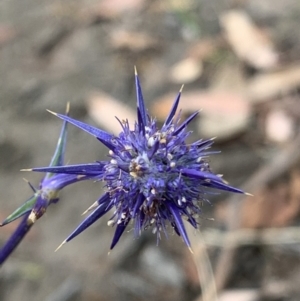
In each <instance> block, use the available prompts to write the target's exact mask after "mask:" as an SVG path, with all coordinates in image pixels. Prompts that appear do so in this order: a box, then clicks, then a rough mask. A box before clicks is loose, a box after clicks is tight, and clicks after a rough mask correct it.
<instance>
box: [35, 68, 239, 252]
mask: <svg viewBox="0 0 300 301" xmlns="http://www.w3.org/2000/svg"><path fill="white" fill-rule="evenodd" d="M135 85H136V94H137V122H135V123H134V125H133V127H132V128H131V127H130V124H129V122H128V120H119V119H118V118H117V120H118V122H119V123H120V126H121V129H122V131H121V132H120V134H119V135H118V136H114V135H111V134H109V133H107V132H105V131H103V130H100V129H98V128H95V127H92V126H90V125H87V124H85V123H83V122H80V121H77V120H74V119H72V118H70V117H69V116H65V115H61V114H56V113H54V114H55V115H56V116H58V117H59V118H61V119H63V120H64V121H65V122H69V123H72V124H73V125H75V126H77V127H79V128H80V129H82V130H84V131H86V132H88V133H89V134H91V135H93V136H95V137H96V138H97V139H98V140H99V141H100V142H101V143H103V144H104V145H105V146H106V147H107V148H108V150H109V151H108V157H109V159H108V160H107V161H98V162H95V163H89V164H80V165H71V166H59V167H51V168H35V169H33V170H34V171H42V172H54V173H63V174H71V175H74V174H75V175H88V176H90V175H94V176H95V177H97V179H99V180H101V181H103V182H104V183H105V193H104V194H103V195H102V196H101V197H100V198H99V199H98V200H97V201H96V202H95V203H94V204H93V205H92V206H91V207H90V208H89V209H88V210H87V211H92V212H91V213H90V214H89V215H88V216H87V217H86V218H85V219H84V220H83V221H82V223H81V224H80V225H79V226H78V227H77V228H76V229H75V230H74V232H73V233H71V234H70V235H69V236H68V237H67V239H66V240H65V241H64V242H63V243H62V244H64V243H66V242H68V241H70V240H71V239H73V238H74V237H75V236H77V235H78V234H80V233H81V232H82V231H84V230H85V229H86V228H88V227H89V226H90V225H91V224H93V223H94V222H95V221H96V220H98V219H99V218H100V217H102V216H103V215H104V214H106V213H107V212H108V211H110V210H111V209H113V213H112V216H111V218H110V220H109V222H108V224H109V225H111V226H115V228H116V229H115V233H114V237H113V239H112V243H111V246H110V248H111V249H113V248H114V246H115V245H116V244H117V242H118V241H119V239H120V237H121V235H122V234H123V232H124V230H125V229H126V227H127V226H128V225H132V226H130V227H133V229H134V234H135V236H136V237H138V236H139V235H140V234H141V232H142V231H143V230H145V229H148V228H152V231H153V232H154V233H157V237H158V239H160V237H161V233H164V234H166V235H167V232H168V227H169V225H171V227H172V228H173V229H174V230H175V232H176V233H177V234H178V235H179V236H181V237H182V238H183V240H184V242H185V244H186V245H187V246H188V247H189V248H191V246H190V241H189V238H188V236H187V233H186V229H185V226H184V224H183V219H186V220H187V221H188V222H189V223H190V224H191V225H192V226H193V227H194V228H197V227H198V223H197V216H198V214H199V213H201V204H202V202H203V200H206V194H207V192H208V191H209V188H213V189H219V190H226V191H231V192H236V193H243V191H241V190H239V189H237V188H234V187H232V186H229V185H228V184H227V183H226V182H225V181H224V180H223V179H222V178H221V176H219V175H216V174H214V173H213V172H212V171H211V169H210V167H209V164H208V161H207V156H208V155H210V154H212V152H211V151H209V150H208V149H209V148H210V147H211V145H212V143H213V139H209V140H198V141H196V142H194V143H191V144H187V142H186V140H187V137H188V136H189V135H190V132H189V131H188V130H187V126H188V124H189V123H190V122H191V121H192V120H193V119H194V118H195V117H196V116H197V114H198V112H196V113H194V114H192V115H191V116H190V117H189V118H188V119H187V120H185V121H184V122H182V123H180V122H179V118H178V117H176V116H175V114H176V111H177V107H178V104H179V99H180V96H181V90H180V92H179V94H178V95H177V97H176V99H175V102H174V104H173V106H172V108H171V110H170V113H169V115H168V117H167V118H166V120H165V122H164V124H163V125H162V127H159V126H158V124H157V122H156V120H155V119H153V118H151V117H150V116H149V115H148V113H147V110H146V108H145V103H144V100H143V95H142V90H141V86H140V82H139V78H138V75H137V73H136V72H135Z"/></svg>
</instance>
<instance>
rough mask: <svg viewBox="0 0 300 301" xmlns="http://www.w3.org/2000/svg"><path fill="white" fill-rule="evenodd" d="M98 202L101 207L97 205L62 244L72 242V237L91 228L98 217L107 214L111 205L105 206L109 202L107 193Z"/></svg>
mask: <svg viewBox="0 0 300 301" xmlns="http://www.w3.org/2000/svg"><path fill="white" fill-rule="evenodd" d="M100 202H101V205H99V207H98V208H97V209H95V210H94V211H93V212H92V213H91V214H90V215H89V216H88V217H87V218H85V219H84V220H83V221H82V222H81V223H80V225H79V226H78V227H77V228H76V229H75V230H74V231H73V232H72V233H71V234H70V235H69V236H68V237H67V238H66V239H65V241H64V242H68V241H70V240H72V239H73V238H74V237H76V236H77V235H79V234H80V233H81V232H83V231H84V230H85V229H87V228H88V227H89V226H91V225H92V224H93V223H94V222H96V221H97V220H98V219H99V218H100V217H102V216H103V215H104V214H105V213H107V212H108V211H109V210H110V209H111V207H112V205H110V206H107V204H108V202H109V194H108V193H106V194H104V195H103V196H102V198H101V199H100V200H99V203H100Z"/></svg>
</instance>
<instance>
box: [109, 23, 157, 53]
mask: <svg viewBox="0 0 300 301" xmlns="http://www.w3.org/2000/svg"><path fill="white" fill-rule="evenodd" d="M110 43H111V46H112V47H113V48H114V49H115V50H130V51H133V52H142V51H145V50H150V49H157V48H158V47H159V43H158V40H156V39H155V38H152V37H151V36H149V35H148V34H147V33H141V32H134V31H127V30H123V29H120V30H116V31H114V32H112V34H111V37H110Z"/></svg>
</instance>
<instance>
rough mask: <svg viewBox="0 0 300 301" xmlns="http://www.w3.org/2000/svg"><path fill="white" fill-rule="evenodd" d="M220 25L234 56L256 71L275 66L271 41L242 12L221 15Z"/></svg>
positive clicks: (275, 58) (234, 11) (276, 60)
mask: <svg viewBox="0 0 300 301" xmlns="http://www.w3.org/2000/svg"><path fill="white" fill-rule="evenodd" d="M220 23H221V25H222V27H223V29H224V31H225V34H226V37H227V40H228V42H229V44H230V45H231V47H232V48H233V50H234V52H235V53H236V55H237V56H238V57H239V58H240V59H242V60H244V61H245V62H247V63H248V64H250V65H251V66H253V67H255V68H258V69H269V68H273V67H275V66H276V65H277V62H278V54H277V53H276V52H275V50H274V46H273V44H272V42H271V40H270V39H269V38H268V37H267V36H266V35H264V34H263V32H262V31H261V30H260V29H259V28H257V27H256V26H255V24H254V23H253V22H252V20H251V19H250V17H249V16H248V15H247V14H246V13H245V12H242V11H238V10H231V11H229V12H226V13H224V14H222V15H221V17H220Z"/></svg>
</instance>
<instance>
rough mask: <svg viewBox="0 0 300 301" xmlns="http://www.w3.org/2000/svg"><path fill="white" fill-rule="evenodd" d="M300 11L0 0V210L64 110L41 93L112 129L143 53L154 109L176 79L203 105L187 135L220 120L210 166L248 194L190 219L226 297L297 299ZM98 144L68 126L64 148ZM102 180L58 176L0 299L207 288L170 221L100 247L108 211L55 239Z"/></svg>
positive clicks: (292, 0)
mask: <svg viewBox="0 0 300 301" xmlns="http://www.w3.org/2000/svg"><path fill="white" fill-rule="evenodd" d="M299 19H300V3H299V1H298V0H286V1H280V0H231V1H230V0H228V1H220V0H218V1H217V0H212V1H208V0H189V1H187V0H166V1H150V0H148V1H147V0H123V1H120V0H119V1H117V0H110V1H109V0H103V1H100V0H89V1H87V0H84V1H75V0H73V1H55V0H53V1H50V2H49V1H34V0H23V1H22V2H20V1H16V0H11V1H1V2H0V91H1V92H0V95H1V100H0V191H1V194H0V218H1V219H4V218H5V217H6V216H7V215H8V214H9V213H11V212H12V211H13V210H14V209H15V208H16V207H17V206H19V205H20V204H21V203H22V202H23V201H24V200H25V199H26V198H28V197H29V196H30V193H31V192H30V190H29V189H28V187H26V186H27V185H26V183H25V182H24V181H23V180H22V178H23V177H26V178H27V179H28V180H30V181H31V182H32V183H35V184H37V183H38V180H39V178H40V175H36V174H33V173H21V172H20V171H19V170H20V169H21V168H29V167H35V166H45V165H47V164H48V162H49V160H50V158H51V155H52V153H53V150H54V147H55V144H56V139H57V137H58V134H59V130H60V126H61V122H60V121H59V120H58V119H57V118H55V117H54V116H52V115H50V114H49V113H47V112H46V109H50V110H52V111H55V112H63V111H64V108H65V105H66V103H67V102H68V101H70V102H71V115H72V116H73V117H75V118H78V119H80V120H82V121H85V122H89V123H92V124H97V125H99V126H101V127H103V128H105V129H107V130H110V131H117V129H116V128H115V125H117V122H115V123H114V122H113V123H112V122H111V120H113V116H114V115H117V116H121V117H128V116H126V115H127V114H131V111H130V110H132V109H133V108H134V106H135V91H134V81H133V79H134V77H133V75H134V73H133V66H134V65H136V66H137V68H138V71H139V75H140V77H141V81H142V86H143V91H144V95H145V99H146V102H147V105H148V107H149V111H150V112H151V114H152V115H154V116H156V117H157V119H158V120H163V118H164V116H165V115H166V112H167V110H168V108H169V107H170V104H171V103H172V101H173V98H174V96H175V94H176V92H177V91H178V90H179V89H180V86H181V84H185V87H184V93H183V97H182V102H181V108H182V111H183V114H184V115H186V114H189V113H191V112H193V111H195V110H198V109H202V112H201V114H200V118H199V119H198V120H197V121H196V122H195V123H194V124H193V126H192V127H193V128H192V129H193V134H192V138H193V139H199V137H214V136H217V139H216V144H215V146H214V148H215V149H220V150H222V153H221V154H218V155H216V156H214V157H213V158H211V165H212V167H213V169H214V170H215V171H216V172H218V173H222V174H224V175H225V178H226V179H228V180H229V181H230V183H232V184H233V185H237V186H239V187H244V188H245V189H246V190H247V191H248V192H250V193H252V194H254V197H251V198H250V197H242V198H238V199H237V198H235V197H234V198H232V197H231V196H230V195H226V194H222V195H220V196H218V197H216V198H215V200H213V201H212V203H213V206H209V205H206V206H204V209H203V210H204V215H203V217H204V218H203V219H201V220H200V222H201V224H202V227H201V232H202V236H200V235H199V233H196V234H195V233H192V234H191V235H192V237H193V241H194V244H195V247H194V248H195V258H194V259H195V261H196V262H197V263H198V271H199V269H200V270H201V269H202V268H203V267H202V264H203V262H204V261H205V260H206V261H205V262H206V263H207V262H208V259H209V260H210V262H211V265H212V267H213V269H214V272H215V277H214V279H215V283H216V287H217V290H218V294H219V300H221V301H224V300H230V301H247V300H248V301H255V300H268V301H269V300H270V301H281V300H299V297H300V289H299V288H300V286H299V283H298V282H299V280H298V279H299V275H300V252H299V251H300V228H299V221H300V219H299V212H300V168H299V167H300V166H299V157H300V152H299V149H300V136H299V121H300V98H299V97H300V94H299V91H300V90H299V88H300V33H299ZM120 102H122V104H121V105H120ZM125 105H126V107H125ZM125 108H126V110H128V113H126V115H125V116H123V115H122V114H125V113H124V110H125ZM105 154H106V150H105V148H103V147H102V146H101V145H100V144H99V143H97V141H95V140H94V139H93V138H92V137H90V136H89V135H87V134H85V133H83V132H81V131H79V130H77V129H75V128H74V127H71V126H70V127H69V139H68V147H67V154H66V159H67V160H68V162H70V163H80V162H91V161H94V160H100V159H101V158H104V157H105ZM100 193H101V187H99V184H94V183H80V184H77V186H74V187H69V188H67V189H65V191H64V192H63V195H62V199H61V201H60V203H59V204H57V205H56V206H51V207H50V209H49V211H48V212H47V215H46V216H44V217H43V218H42V219H41V220H39V221H38V222H37V224H36V225H35V227H34V228H33V230H32V231H31V232H30V234H29V235H28V237H26V239H25V240H24V241H23V243H22V244H21V245H20V246H19V248H18V249H17V251H16V252H14V254H13V255H12V257H11V258H10V259H9V260H8V261H7V263H6V264H5V265H4V266H3V268H2V269H1V273H0V300H4V301H11V300H23V301H27V300H28V301H29V300H30V301H40V300H46V301H49V300H56V301H60V300H61V301H64V300H65V301H69V300H74V301H76V300H86V301H96V300H97V301H98V300H99V301H106V300H120V301H121V300H173V301H176V300H178V301H179V300H201V298H202V297H203V300H204V301H209V300H216V299H214V298H213V297H211V296H212V295H213V294H212V295H211V294H205V292H204V291H206V289H207V291H213V290H211V287H212V280H211V279H210V278H209V274H207V273H204V275H203V274H202V276H201V277H200V282H202V293H203V294H201V288H200V284H199V280H198V275H197V270H196V268H195V266H194V262H193V257H192V255H191V254H190V253H189V252H188V251H187V250H186V247H185V246H184V244H183V243H182V241H181V240H180V238H178V237H177V236H176V237H175V236H173V235H170V238H169V239H168V240H167V239H164V240H163V241H162V242H161V244H160V245H159V247H156V237H155V236H154V235H152V234H151V233H144V235H143V236H142V237H141V238H140V239H138V240H133V238H132V236H133V235H132V233H128V234H126V235H125V236H124V237H123V238H122V239H121V241H120V242H119V244H118V246H117V247H116V249H115V250H114V251H113V252H112V253H111V254H110V255H109V256H108V255H107V252H108V249H109V244H110V240H111V238H112V234H113V229H111V228H110V227H107V224H106V220H105V218H104V219H103V220H102V221H100V222H98V223H97V224H96V225H94V226H93V227H91V229H89V230H88V231H86V232H85V233H84V234H82V235H80V237H78V238H77V239H75V240H74V241H72V242H71V243H69V244H67V245H65V246H64V247H63V248H62V249H60V250H59V252H57V253H54V250H55V249H56V247H57V246H58V245H59V244H60V243H61V242H62V241H63V240H64V239H65V237H66V236H67V235H68V234H69V233H70V232H71V231H72V230H73V229H74V228H75V227H76V226H77V224H78V223H79V221H80V220H81V213H82V212H83V211H84V210H85V209H86V208H87V207H88V206H89V205H91V204H92V203H93V202H94V201H95V200H96V199H97V197H98V196H99V195H100ZM212 217H214V218H215V221H210V220H206V218H212ZM15 226H16V223H15V224H14V225H13V226H10V225H9V226H7V227H5V228H1V229H0V243H1V244H4V242H5V240H6V239H7V238H8V237H9V235H10V234H11V233H12V231H13V229H14V227H15ZM205 254H206V255H207V254H208V258H206V259H205ZM203 258H204V259H203ZM203 260H204V261H203ZM199 262H200V265H199ZM200 274H201V271H200ZM205 278H206V279H205ZM203 284H205V285H204V288H203ZM205 288H206V289H205ZM203 290H204V291H203Z"/></svg>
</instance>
